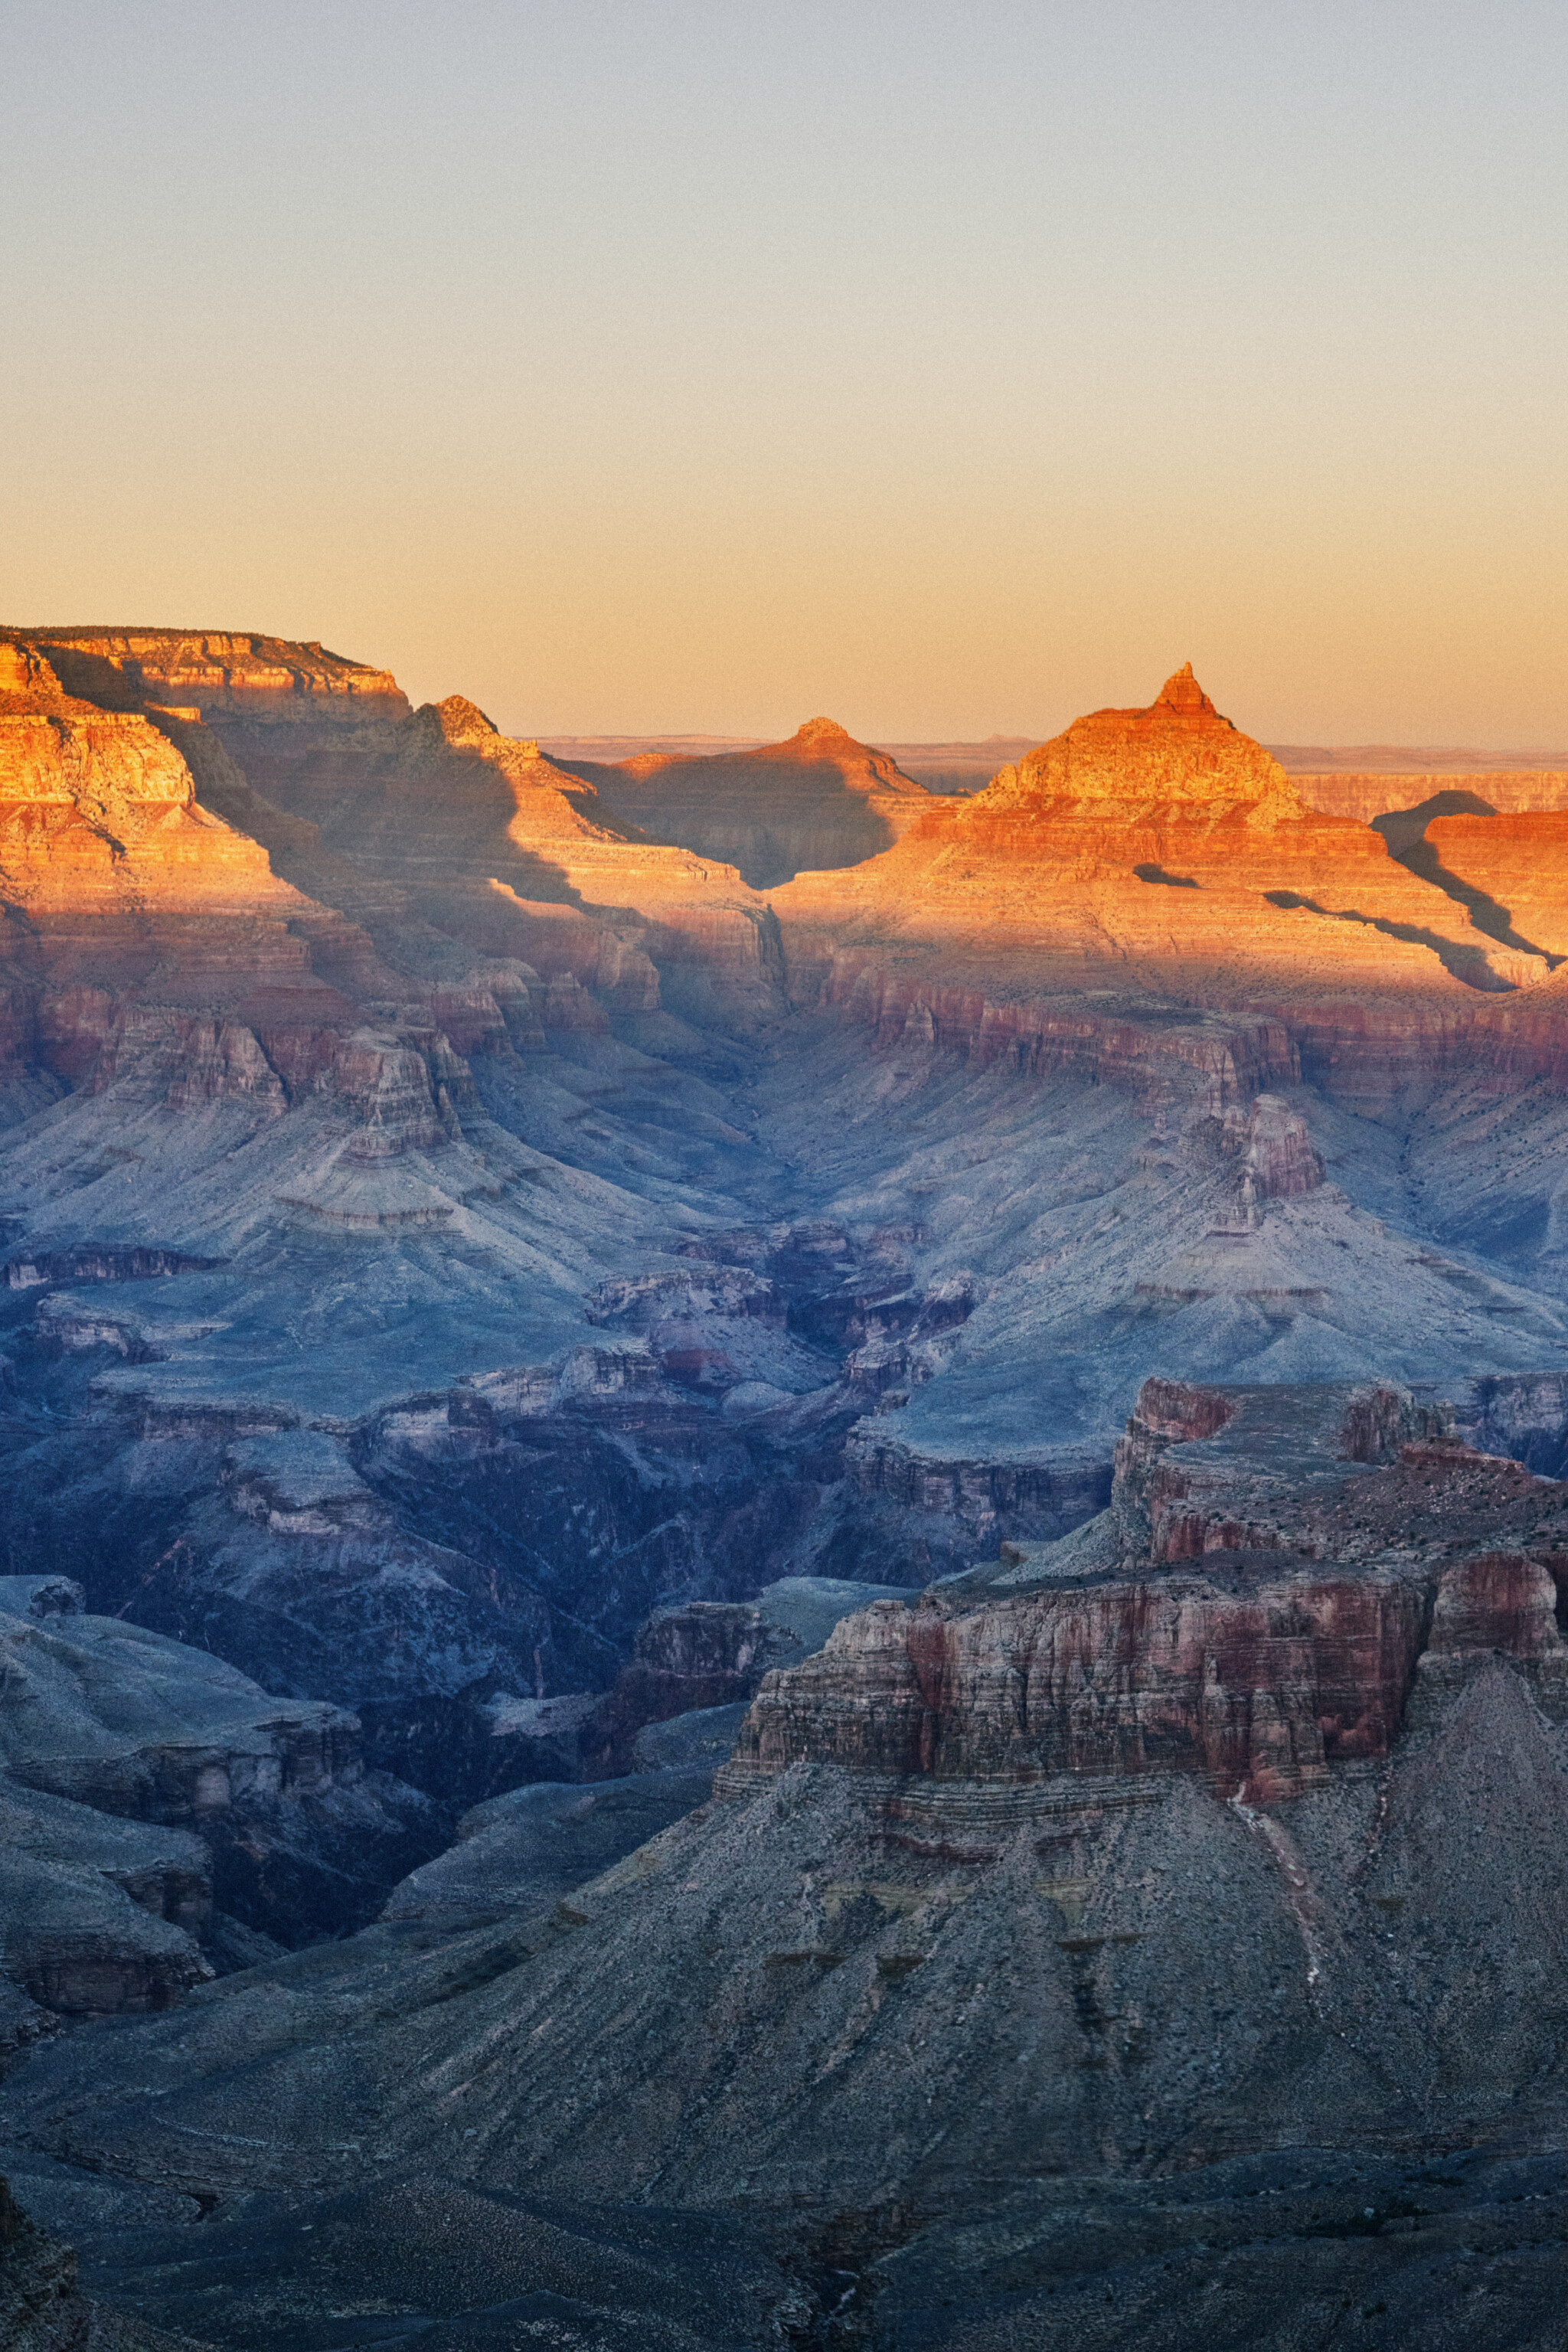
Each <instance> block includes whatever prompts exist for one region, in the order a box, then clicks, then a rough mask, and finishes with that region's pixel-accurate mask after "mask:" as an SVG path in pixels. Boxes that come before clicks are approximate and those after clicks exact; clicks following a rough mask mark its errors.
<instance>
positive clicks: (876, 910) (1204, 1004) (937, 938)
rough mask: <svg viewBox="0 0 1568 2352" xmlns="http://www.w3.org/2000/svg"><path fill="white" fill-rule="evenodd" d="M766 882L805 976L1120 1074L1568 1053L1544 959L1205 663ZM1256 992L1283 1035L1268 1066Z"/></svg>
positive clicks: (1015, 1046) (873, 1018)
mask: <svg viewBox="0 0 1568 2352" xmlns="http://www.w3.org/2000/svg"><path fill="white" fill-rule="evenodd" d="M773 905H774V908H775V911H776V913H777V915H778V917H779V919H780V922H781V926H782V929H783V935H784V946H785V953H786V959H787V962H788V968H789V972H790V979H791V986H792V990H793V992H795V996H796V998H797V1000H799V1001H804V1002H818V1001H820V1002H826V1003H837V1004H840V1005H842V1006H844V1007H845V1009H846V1011H847V1012H848V1013H851V1014H853V1015H855V1016H858V1018H860V1019H862V1020H865V1021H866V1022H868V1024H870V1025H872V1026H874V1027H875V1028H876V1030H877V1032H878V1034H879V1039H880V1040H882V1041H883V1042H885V1043H895V1042H897V1043H900V1044H902V1045H905V1046H906V1047H908V1046H913V1047H915V1048H916V1049H917V1050H918V1049H919V1048H921V1046H922V1045H936V1046H938V1047H941V1048H945V1049H948V1050H957V1051H960V1052H962V1053H963V1054H965V1055H969V1056H971V1057H973V1058H978V1059H981V1060H985V1059H990V1058H994V1056H995V1055H996V1054H998V1053H1014V1054H1016V1055H1018V1057H1019V1058H1020V1059H1021V1060H1025V1061H1026V1062H1028V1063H1031V1064H1033V1065H1035V1066H1047V1067H1058V1066H1063V1065H1064V1063H1066V1064H1067V1065H1068V1066H1093V1067H1094V1068H1095V1069H1097V1070H1098V1069H1100V1068H1104V1069H1107V1070H1108V1071H1109V1072H1110V1073H1112V1074H1114V1073H1116V1072H1118V1071H1121V1072H1128V1071H1131V1070H1134V1069H1137V1068H1140V1067H1142V1069H1144V1070H1145V1071H1148V1072H1151V1073H1157V1072H1158V1069H1159V1067H1160V1066H1161V1065H1162V1063H1163V1064H1165V1065H1167V1066H1168V1065H1169V1064H1170V1062H1171V1061H1172V1060H1173V1059H1180V1060H1185V1061H1186V1062H1188V1063H1189V1064H1193V1063H1196V1064H1198V1065H1199V1066H1205V1065H1209V1066H1214V1067H1215V1072H1216V1084H1215V1100H1216V1102H1219V1103H1223V1102H1224V1101H1225V1100H1227V1099H1245V1098H1246V1097H1247V1095H1248V1094H1250V1093H1252V1092H1255V1091H1257V1089H1258V1087H1259V1086H1262V1087H1267V1086H1268V1085H1269V1084H1270V1083H1271V1082H1272V1081H1273V1080H1274V1079H1276V1078H1277V1077H1285V1076H1289V1075H1291V1074H1292V1073H1294V1074H1297V1075H1307V1076H1311V1077H1313V1078H1314V1079H1316V1080H1318V1081H1319V1082H1321V1083H1324V1084H1326V1085H1328V1086H1330V1087H1332V1088H1334V1089H1336V1090H1338V1091H1340V1092H1342V1093H1344V1094H1347V1095H1350V1096H1351V1097H1359V1098H1362V1099H1365V1100H1367V1101H1369V1102H1377V1101H1380V1100H1382V1099H1384V1098H1385V1097H1386V1096H1387V1095H1388V1094H1389V1093H1390V1092H1391V1091H1394V1090H1396V1089H1397V1088H1398V1087H1400V1086H1401V1085H1403V1084H1405V1083H1406V1082H1407V1081H1408V1080H1409V1078H1410V1077H1412V1076H1415V1075H1418V1074H1419V1075H1422V1076H1427V1077H1430V1076H1433V1075H1435V1074H1438V1073H1441V1072H1442V1071H1444V1070H1447V1069H1448V1068H1450V1067H1453V1066H1457V1065H1458V1063H1459V1062H1460V1061H1462V1060H1465V1059H1467V1058H1471V1057H1473V1056H1474V1055H1476V1054H1477V1053H1478V1052H1484V1053H1492V1052H1494V1051H1496V1050H1498V1047H1497V1045H1494V1043H1493V1039H1494V1035H1495V1036H1496V1037H1497V1038H1498V1039H1499V1040H1500V1041H1501V1051H1502V1052H1503V1054H1504V1055H1505V1056H1506V1058H1507V1061H1508V1065H1509V1066H1510V1069H1511V1070H1514V1071H1518V1070H1520V1069H1521V1067H1522V1066H1523V1063H1524V1061H1525V1060H1526V1059H1527V1058H1528V1059H1529V1060H1530V1062H1531V1065H1532V1066H1533V1067H1534V1068H1536V1069H1539V1070H1541V1071H1542V1072H1544V1071H1545V1070H1547V1069H1549V1068H1555V1067H1557V1066H1559V1064H1560V1062H1561V1057H1562V1053H1563V1042H1564V1033H1563V1027H1562V1017H1561V1015H1560V1014H1559V1013H1556V1011H1555V1007H1554V1006H1553V1007H1552V1008H1551V1009H1550V1010H1549V1009H1548V1008H1547V1007H1546V1006H1544V1005H1542V1008H1541V1017H1540V1018H1539V1019H1537V1020H1536V1021H1535V1022H1534V1023H1532V1024H1530V1025H1529V1027H1528V1030H1527V1029H1526V1028H1525V1027H1523V1026H1521V1024H1520V1022H1519V1021H1518V1019H1517V1017H1516V1016H1515V1015H1514V1013H1513V1012H1512V1009H1511V1008H1512V1005H1513V1003H1514V1002H1515V1000H1516V997H1517V992H1518V989H1519V987H1520V985H1521V980H1523V979H1531V980H1532V979H1533V978H1534V977H1536V969H1535V966H1534V964H1533V963H1531V960H1530V959H1529V958H1528V957H1527V958H1526V959H1525V962H1526V963H1527V964H1530V965H1531V968H1530V969H1529V970H1528V971H1526V970H1525V968H1524V966H1523V965H1521V963H1520V957H1519V950H1517V949H1516V948H1514V947H1513V946H1511V945H1510V943H1508V942H1505V941H1502V940H1498V939H1496V938H1494V937H1492V936H1490V935H1489V934H1488V933H1487V932H1486V931H1485V930H1482V929H1478V928H1477V927H1476V925H1475V924H1474V923H1472V921H1471V915H1470V908H1469V906H1468V904H1467V903H1465V902H1464V901H1463V900H1462V898H1461V899H1457V898H1455V896H1454V895H1453V894H1452V893H1451V892H1449V891H1448V890H1447V889H1445V888H1444V887H1441V886H1440V884H1439V883H1438V882H1437V881H1435V880H1432V879H1428V878H1426V877H1424V876H1422V875H1420V874H1417V873H1415V872H1413V871H1411V870H1410V869H1409V868H1408V866H1405V865H1404V864H1401V863H1400V862H1399V861H1398V860H1397V859H1396V858H1394V857H1393V856H1391V855H1390V853H1389V848H1388V845H1387V844H1386V843H1385V842H1384V840H1383V838H1382V836H1381V835H1379V834H1377V833H1376V832H1374V831H1373V829H1372V828H1370V827H1369V826H1367V825H1364V824H1355V823H1351V822H1347V821H1343V820H1340V819H1336V818H1333V817H1330V816H1325V815H1323V814H1321V813H1320V812H1319V811H1318V810H1316V809H1314V808H1313V807H1312V806H1310V803H1308V802H1307V800H1306V799H1305V798H1304V797H1303V796H1302V794H1301V793H1300V790H1299V788H1298V786H1297V783H1296V782H1295V780H1293V779H1291V778H1289V777H1287V776H1286V775H1285V773H1284V772H1283V771H1282V770H1281V769H1280V768H1279V765H1278V763H1277V762H1276V761H1273V760H1272V759H1271V758H1270V757H1269V755H1268V753H1267V752H1266V751H1264V750H1263V748H1262V746H1261V745H1259V744H1257V743H1255V742H1253V741H1251V740H1249V739H1248V738H1247V737H1246V736H1244V735H1242V734H1240V733H1239V732H1238V730H1237V729H1236V728H1235V727H1233V726H1232V725H1231V724H1230V722H1229V721H1228V720H1226V719H1223V718H1222V717H1221V716H1220V715H1219V713H1218V712H1217V711H1215V709H1214V706H1213V704H1212V702H1210V700H1209V698H1208V697H1207V696H1206V695H1205V694H1204V693H1203V691H1202V688H1200V687H1199V686H1198V685H1197V683H1196V681H1195V680H1194V678H1193V677H1192V675H1191V672H1190V670H1184V671H1179V672H1177V674H1176V676H1175V677H1173V678H1172V679H1170V680H1169V681H1167V684H1166V686H1165V688H1163V691H1162V692H1161V694H1160V695H1159V696H1158V697H1157V698H1156V699H1155V701H1154V702H1153V703H1152V704H1151V705H1150V706H1149V708H1148V709H1145V710H1131V711H1127V710H1108V711H1097V712H1094V713H1092V714H1090V715H1089V717H1088V718H1085V719H1079V720H1077V721H1076V722H1075V723H1074V725H1073V726H1071V727H1069V728H1068V730H1066V731H1065V732H1064V733H1063V734H1062V735H1060V736H1058V737H1057V738H1055V739H1054V740H1052V741H1051V742H1050V743H1047V744H1044V745H1042V746H1041V747H1040V748H1039V749H1038V750H1037V751H1032V752H1031V753H1030V754H1029V755H1028V757H1027V758H1026V759H1025V760H1023V761H1020V762H1019V763H1018V764H1017V765H1016V766H1015V767H1009V768H1005V769H1004V770H1003V771H1002V772H1000V773H999V774H998V775H997V776H996V777H995V778H994V781H993V782H992V783H991V784H989V785H988V786H987V788H986V789H985V791H984V792H983V793H978V794H976V795H975V796H974V797H973V798H972V799H969V800H965V801H962V802H952V801H947V802H935V803H932V804H931V807H930V808H929V810H928V811H927V813H926V814H924V815H922V816H921V818H920V819H919V821H918V822H917V823H916V824H914V825H913V826H912V827H911V828H910V831H909V832H907V833H906V834H905V835H903V837H902V839H901V840H900V842H899V843H898V844H897V845H895V846H894V847H893V848H891V849H889V851H887V852H886V853H885V854H884V855H883V856H880V857H878V858H875V859H872V860H871V861H870V862H869V863H868V864H867V865H865V866H858V867H857V868H856V869H855V870H854V871H853V872H852V873H851V874H847V875H842V876H809V875H807V876H800V877H797V878H796V879H795V881H794V882H792V883H790V884H789V885H787V886H786V887H784V888H782V889H780V890H778V891H776V892H775V893H774V894H773ZM1539 993H1540V992H1539V991H1534V990H1532V991H1531V995H1532V998H1533V997H1535V996H1537V995H1539ZM1155 999H1159V1000H1163V1002H1162V1003H1161V1005H1160V1013H1159V1016H1158V1018H1156V1019H1151V1017H1150V1016H1151V1013H1152V1000H1155ZM1172 1003H1176V1004H1179V1005H1180V1006H1181V1007H1182V1008H1183V1017H1182V1019H1181V1020H1180V1021H1176V1022H1173V1021H1172V1020H1171V1017H1170V1013H1171V1005H1172ZM1264 1015H1269V1016H1272V1018H1273V1019H1274V1020H1275V1021H1276V1022H1277V1023H1278V1024H1279V1030H1278V1037H1279V1043H1278V1045H1277V1046H1274V1047H1272V1048H1271V1049H1270V1050H1269V1051H1268V1052H1267V1053H1266V1054H1265V1055H1264V1056H1263V1058H1262V1063H1261V1066H1259V1057H1258V1040H1259V1039H1260V1038H1261V1037H1262V1036H1266V1035H1268V1030H1267V1028H1266V1027H1264V1026H1263V1025H1262V1024H1261V1023H1260V1016H1264ZM1227 1065H1234V1066H1236V1067H1237V1073H1238V1079H1239V1083H1238V1085H1237V1091H1236V1093H1235V1094H1234V1095H1232V1094H1227V1093H1226V1081H1227V1077H1228V1069H1227Z"/></svg>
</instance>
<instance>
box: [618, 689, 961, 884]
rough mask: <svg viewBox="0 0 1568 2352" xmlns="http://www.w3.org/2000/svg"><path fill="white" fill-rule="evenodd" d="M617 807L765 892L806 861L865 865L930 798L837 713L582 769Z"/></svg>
mask: <svg viewBox="0 0 1568 2352" xmlns="http://www.w3.org/2000/svg"><path fill="white" fill-rule="evenodd" d="M581 772H582V773H583V774H584V775H585V776H590V777H592V779H593V781H594V782H595V784H596V786H597V787H598V792H599V796H600V799H601V801H602V803H603V804H604V805H605V808H606V809H609V810H611V811H612V812H613V813H614V814H616V816H617V817H619V818H622V819H623V820H625V821H626V822H627V823H629V824H635V825H636V826H637V827H638V828H639V829H640V830H641V831H642V832H643V833H645V834H646V835H647V836H648V838H649V839H650V840H653V841H665V842H672V843H678V844H679V845H680V846H681V847H682V848H684V849H692V850H696V851H697V852H698V854H699V855H700V856H704V857H712V858H718V859H720V860H721V861H722V862H723V863H725V864H726V865H730V866H734V867H735V868H736V870H737V871H738V872H739V873H740V875H741V876H742V878H743V879H744V880H745V881H746V882H748V883H750V884H751V885H752V887H754V888H756V889H759V890H769V889H772V888H773V887H774V886H775V885H776V884H778V883H780V882H787V881H788V880H789V879H790V877H792V875H795V874H798V873H800V872H801V871H802V870H803V869H805V868H812V867H837V866H855V865H858V864H859V863H860V861H861V860H862V859H863V858H867V857H874V856H876V855H877V853H878V851H879V850H882V849H886V848H888V847H889V846H890V845H891V844H892V843H893V842H895V841H897V840H899V839H900V836H901V835H903V834H905V833H907V832H908V830H909V828H910V825H911V824H914V823H915V821H916V819H917V818H918V817H919V816H920V815H921V813H922V812H923V811H924V810H925V809H926V807H927V806H928V805H929V795H928V794H927V793H926V790H925V787H924V786H923V785H922V784H918V783H916V782H915V781H914V779H913V778H912V777H910V776H906V775H905V774H904V772H903V771H902V770H901V769H900V767H899V765H898V763H897V761H894V760H891V759H889V756H888V754H887V753H886V752H885V751H872V750H870V749H868V746H867V745H866V744H864V743H858V742H857V741H856V740H855V739H854V737H853V736H852V735H850V734H849V733H847V730H845V729H844V728H842V727H840V726H839V725H838V724H837V721H836V720H835V719H807V720H806V721H805V725H804V726H802V727H800V728H798V729H797V730H796V731H795V734H794V735H792V736H790V737H789V739H788V740H787V741H785V742H783V743H766V744H763V745H762V746H760V747H759V748H758V749H756V750H755V751H735V752H728V753H721V754H719V755H716V756H710V757H708V758H701V759H683V758H679V757H675V756H670V755H668V754H660V753H658V752H645V753H644V754H642V755H641V756H640V757H639V758H637V759H632V760H626V761H621V762H620V763H619V764H618V765H616V766H587V765H582V766H581Z"/></svg>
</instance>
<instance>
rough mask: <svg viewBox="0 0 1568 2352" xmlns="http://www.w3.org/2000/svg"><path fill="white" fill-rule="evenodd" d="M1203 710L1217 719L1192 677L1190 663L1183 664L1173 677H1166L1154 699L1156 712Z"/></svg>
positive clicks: (1212, 707)
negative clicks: (1159, 710) (1163, 710)
mask: <svg viewBox="0 0 1568 2352" xmlns="http://www.w3.org/2000/svg"><path fill="white" fill-rule="evenodd" d="M1162 707H1163V708H1164V709H1167V710H1205V711H1207V712H1208V713H1209V714H1210V715H1211V716H1212V717H1215V718H1217V717H1218V715H1219V714H1218V712H1217V711H1215V707H1214V704H1213V703H1212V702H1211V701H1210V700H1209V698H1208V696H1207V695H1206V694H1205V692H1204V690H1203V688H1202V687H1201V686H1200V685H1199V684H1198V682H1197V679H1196V678H1195V677H1194V676H1193V666H1192V664H1191V662H1184V663H1183V664H1182V667H1181V668H1180V669H1179V670H1177V671H1176V672H1175V674H1174V676H1173V677H1168V678H1167V679H1166V680H1165V683H1164V685H1163V687H1162V688H1160V691H1159V693H1158V694H1157V695H1156V696H1155V698H1154V708H1155V709H1156V710H1158V709H1161V708H1162Z"/></svg>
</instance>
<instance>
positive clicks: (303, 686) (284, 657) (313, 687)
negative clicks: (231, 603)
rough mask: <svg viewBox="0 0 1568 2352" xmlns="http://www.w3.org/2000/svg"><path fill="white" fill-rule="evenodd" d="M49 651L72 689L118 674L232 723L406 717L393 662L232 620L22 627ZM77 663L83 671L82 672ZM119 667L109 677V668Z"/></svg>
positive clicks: (221, 724)
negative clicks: (245, 627)
mask: <svg viewBox="0 0 1568 2352" xmlns="http://www.w3.org/2000/svg"><path fill="white" fill-rule="evenodd" d="M15 634H16V635H17V636H18V637H21V638H24V639H26V640H27V641H28V642H29V643H31V644H32V645H34V646H38V647H40V648H41V649H43V650H44V651H45V652H47V654H48V656H49V657H50V659H51V660H53V661H54V662H55V663H56V666H57V667H58V668H59V669H60V674H61V677H62V678H63V679H64V681H65V683H66V684H67V686H68V687H69V688H70V689H71V690H72V691H73V692H77V693H82V694H93V693H94V691H95V686H96V685H97V684H98V683H100V682H102V683H105V684H108V683H111V681H112V675H113V674H118V675H119V677H121V679H122V680H123V681H124V684H125V686H126V688H128V689H129V690H130V692H131V693H132V694H133V695H134V696H136V697H137V698H140V699H141V700H142V701H145V702H148V703H152V704H158V705H164V706H174V708H176V709H183V710H185V711H187V712H193V713H195V714H197V715H199V716H200V717H201V718H203V719H205V720H207V722H208V723H209V724H210V725H215V726H216V727H217V728H218V730H219V731H220V732H223V731H225V730H226V728H233V727H236V726H238V727H240V728H242V729H248V728H264V729H268V730H272V729H285V730H287V729H289V728H294V727H299V726H300V725H305V726H309V727H311V728H321V727H329V728H336V727H361V726H363V725H364V723H365V722H366V720H367V719H405V718H406V717H407V715H408V700H407V697H406V696H405V694H404V692H403V690H402V688H400V687H399V685H398V683H397V681H396V679H395V677H393V676H392V673H391V672H390V670H384V669H375V668H373V667H371V666H370V665H369V664H368V663H365V662H356V661H350V660H348V659H347V658H346V657H345V656H343V655H342V654H334V653H329V652H328V651H327V650H326V648H325V647H324V646H321V645H319V644H315V643H311V644H300V643H297V642H296V641H295V640H293V639H291V638H288V637H273V636H267V635H260V634H257V633H252V632H250V631H236V630H226V629H156V628H153V629H135V628H131V629H117V628H96V627H94V628H72V627H65V628H35V629H22V630H18V631H16V633H15ZM73 671H74V672H75V673H76V675H74V676H73ZM105 673H109V674H110V677H109V678H107V679H106V678H105V677H104V674H105Z"/></svg>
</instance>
